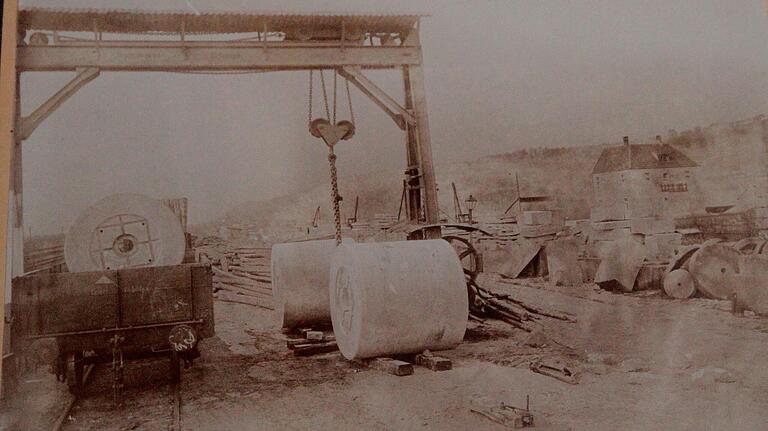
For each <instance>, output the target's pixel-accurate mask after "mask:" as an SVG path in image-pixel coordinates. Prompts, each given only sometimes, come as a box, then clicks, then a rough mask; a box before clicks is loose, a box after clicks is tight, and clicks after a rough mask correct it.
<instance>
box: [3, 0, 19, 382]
mask: <svg viewBox="0 0 768 431" xmlns="http://www.w3.org/2000/svg"><path fill="white" fill-rule="evenodd" d="M17 23H18V0H6V1H5V2H4V3H3V42H2V55H1V56H0V244H2V245H3V246H0V280H2V281H3V283H2V288H0V294H1V295H0V296H2V298H3V306H2V307H0V346H2V345H3V343H4V340H3V338H4V335H5V297H6V289H10V283H9V281H10V277H9V276H8V271H7V270H8V268H6V259H7V246H8V245H9V244H8V214H9V212H8V209H9V208H8V204H9V197H10V196H9V193H8V192H9V189H10V188H9V186H10V180H11V157H12V154H13V151H14V145H15V144H16V136H15V135H16V134H15V127H16V124H15V123H16V116H17V113H16V107H17V105H16V95H17V93H16V85H17V73H16V40H17V37H18V35H17V33H16V32H17ZM2 358H3V355H2V354H0V388H1V387H2V382H3V380H2V370H3V359H2Z"/></svg>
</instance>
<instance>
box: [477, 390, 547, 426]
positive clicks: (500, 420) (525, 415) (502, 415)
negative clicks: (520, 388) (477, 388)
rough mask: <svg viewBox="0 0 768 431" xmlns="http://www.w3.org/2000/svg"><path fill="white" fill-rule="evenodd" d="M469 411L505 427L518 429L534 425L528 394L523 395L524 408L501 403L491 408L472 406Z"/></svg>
mask: <svg viewBox="0 0 768 431" xmlns="http://www.w3.org/2000/svg"><path fill="white" fill-rule="evenodd" d="M470 411H471V412H472V413H476V414H478V415H480V416H483V417H485V418H486V419H489V420H491V421H493V422H496V423H497V424H500V425H504V426H505V427H512V428H515V429H518V428H530V427H533V426H534V420H533V414H531V410H530V398H529V397H528V396H526V397H525V408H524V409H523V408H520V407H513V406H508V405H506V404H504V403H501V404H500V405H498V406H493V407H491V408H483V409H480V408H472V409H470Z"/></svg>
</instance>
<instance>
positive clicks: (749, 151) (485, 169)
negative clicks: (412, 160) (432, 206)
mask: <svg viewBox="0 0 768 431" xmlns="http://www.w3.org/2000/svg"><path fill="white" fill-rule="evenodd" d="M664 140H665V142H668V143H670V144H671V145H673V146H675V147H677V148H679V149H681V150H682V151H683V152H685V153H686V154H687V155H688V156H689V157H690V158H691V159H693V160H694V161H696V162H697V163H699V164H700V166H701V169H700V170H699V171H700V172H699V176H698V177H699V180H700V182H701V185H702V187H701V189H702V190H704V192H703V194H702V196H701V208H702V211H703V208H704V206H706V205H722V204H732V203H736V202H737V201H738V200H742V201H744V200H747V201H750V200H751V199H753V198H754V196H752V195H749V196H747V194H748V193H746V190H747V189H748V188H749V187H748V186H750V185H752V186H754V185H755V184H758V182H757V181H756V179H755V177H756V176H760V177H764V176H765V175H766V173H765V168H766V166H768V163H766V148H768V117H765V116H758V117H755V118H753V119H749V120H744V121H739V122H732V123H721V124H714V125H711V126H709V127H706V128H700V127H697V128H695V129H691V130H686V131H683V132H676V131H674V130H670V131H668V132H667V133H666V134H665V135H664ZM633 141H636V140H634V139H633ZM616 145H618V144H616ZM605 146H606V144H602V145H590V146H583V147H566V148H534V149H522V150H517V151H514V152H511V153H505V154H498V155H493V156H486V157H481V158H479V159H477V160H473V161H467V162H460V163H452V164H447V165H442V166H436V172H437V180H438V187H439V202H440V207H441V209H442V211H443V212H444V214H443V215H444V216H448V217H452V216H453V197H452V192H451V187H450V184H451V182H454V183H455V184H456V187H457V189H458V191H459V197H460V199H461V200H462V201H463V200H464V199H466V198H467V196H469V194H470V193H471V194H472V195H474V196H475V197H476V198H477V199H478V201H479V202H478V204H477V209H476V211H475V212H476V214H477V215H478V217H479V218H481V219H483V218H486V219H487V218H495V217H498V216H499V215H501V214H502V213H503V211H504V209H505V208H506V207H507V206H508V205H509V204H510V203H511V202H512V201H513V200H514V199H515V197H516V189H517V186H516V182H515V175H516V174H517V177H518V178H519V180H520V189H521V191H522V193H523V194H524V195H526V194H527V195H530V194H549V195H552V196H554V197H555V198H556V199H557V201H558V204H559V206H560V207H562V208H564V209H565V211H566V215H567V217H568V218H570V219H579V218H588V217H589V211H590V207H591V202H592V195H591V177H590V173H591V171H592V168H593V166H594V164H595V162H596V160H597V158H598V156H599V155H600V152H601V151H602V149H603V148H605ZM339 183H340V187H341V194H342V196H344V197H345V198H346V200H345V201H344V202H343V207H342V208H343V211H344V213H345V216H349V215H351V213H352V211H353V207H352V206H353V205H354V197H355V196H360V210H359V219H360V220H370V219H372V218H373V217H374V216H375V215H376V214H397V211H398V207H399V204H400V196H401V193H402V173H401V172H399V171H395V172H378V173H372V174H369V175H365V176H349V175H347V176H345V175H344V174H343V172H342V173H341V177H340V179H339ZM760 184H762V183H760ZM753 188H754V187H753ZM328 196H329V186H328V185H327V184H323V185H318V186H317V187H314V188H312V189H310V190H307V191H305V192H303V193H298V194H294V195H290V196H284V197H281V198H277V199H272V200H268V201H257V202H248V203H244V204H242V205H239V206H237V207H235V208H233V209H232V210H231V211H229V212H228V213H227V215H226V216H225V217H224V218H223V219H222V220H217V221H216V222H214V223H212V224H211V225H209V226H207V227H208V228H209V229H211V228H213V227H215V226H221V225H229V224H241V223H247V224H255V225H257V226H260V227H261V229H260V230H262V231H263V232H265V233H279V234H280V235H283V234H290V233H297V232H299V231H301V230H302V228H305V227H306V226H307V224H308V223H309V220H310V218H311V216H312V214H313V213H314V210H315V208H316V207H317V206H320V207H321V218H320V224H321V229H320V230H329V229H330V227H331V223H332V216H331V214H330V205H329V202H328V201H329V197H328ZM462 203H463V202H462Z"/></svg>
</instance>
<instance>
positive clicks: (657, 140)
mask: <svg viewBox="0 0 768 431" xmlns="http://www.w3.org/2000/svg"><path fill="white" fill-rule="evenodd" d="M656 142H658V143H660V144H663V143H664V141H662V140H661V135H656Z"/></svg>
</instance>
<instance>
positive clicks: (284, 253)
mask: <svg viewBox="0 0 768 431" xmlns="http://www.w3.org/2000/svg"><path fill="white" fill-rule="evenodd" d="M353 242H354V241H353V240H351V239H348V238H345V239H344V241H343V243H353ZM335 251H336V240H332V239H330V240H323V241H305V242H291V243H285V244H275V245H273V246H272V262H271V264H272V296H273V298H274V300H275V317H276V320H277V324H278V325H279V326H280V327H281V328H298V327H302V326H304V327H307V326H309V327H311V326H313V325H323V324H326V325H327V324H330V323H331V309H330V305H329V299H328V274H329V272H330V267H331V258H332V257H333V253H334V252H335Z"/></svg>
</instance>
